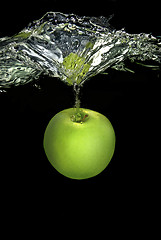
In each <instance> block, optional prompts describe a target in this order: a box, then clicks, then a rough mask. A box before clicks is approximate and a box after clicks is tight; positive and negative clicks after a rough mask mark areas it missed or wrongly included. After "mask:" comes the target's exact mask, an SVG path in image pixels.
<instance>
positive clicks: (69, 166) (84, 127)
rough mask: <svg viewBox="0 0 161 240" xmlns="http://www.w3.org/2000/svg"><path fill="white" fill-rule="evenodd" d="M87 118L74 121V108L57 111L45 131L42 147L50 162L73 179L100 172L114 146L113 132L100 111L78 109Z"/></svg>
mask: <svg viewBox="0 0 161 240" xmlns="http://www.w3.org/2000/svg"><path fill="white" fill-rule="evenodd" d="M81 110H82V111H83V112H84V113H85V114H87V115H88V117H87V119H85V120H84V122H83V121H82V122H81V123H80V122H73V121H72V120H71V116H72V115H73V114H74V113H75V109H74V108H69V109H65V110H63V111H61V112H59V113H58V114H56V115H55V116H54V117H53V118H52V119H51V120H50V122H49V124H48V126H47V128H46V131H45V134H44V150H45V153H46V156H47V158H48V160H49V162H50V163H51V164H52V166H53V167H54V168H55V169H56V170H57V171H58V172H59V173H61V174H63V175H64V176H66V177H68V178H72V179H87V178H90V177H94V176H96V175H97V174H99V173H100V172H102V171H103V170H104V169H105V168H106V167H107V165H108V164H109V162H110V160H111V158H112V156H113V153H114V149H115V132H114V129H113V127H112V125H111V123H110V121H109V120H108V119H107V118H106V117H105V116H104V115H102V114H100V113H98V112H95V111H92V110H89V109H81Z"/></svg>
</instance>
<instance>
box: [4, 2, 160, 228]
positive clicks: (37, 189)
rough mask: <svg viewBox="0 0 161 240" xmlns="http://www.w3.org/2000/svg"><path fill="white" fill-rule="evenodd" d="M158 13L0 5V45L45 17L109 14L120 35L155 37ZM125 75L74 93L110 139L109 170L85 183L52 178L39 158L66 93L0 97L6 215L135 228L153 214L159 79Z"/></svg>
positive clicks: (44, 82) (48, 84) (59, 85)
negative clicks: (103, 120) (51, 215)
mask: <svg viewBox="0 0 161 240" xmlns="http://www.w3.org/2000/svg"><path fill="white" fill-rule="evenodd" d="M158 7H159V6H157V4H155V2H154V1H153V4H152V3H151V2H149V3H148V2H145V3H144V2H142V4H140V2H138V3H137V2H136V1H135V2H134V1H129V3H128V4H127V2H126V3H124V2H123V1H117V0H116V1H115V0H113V1H112V0H111V1H102V0H101V1H98V2H96V1H81V2H77V1H75V2H74V1H73V2H71V1H65V2H62V1H54V0H53V1H48V0H46V1H39V2H36V1H23V3H22V4H21V3H20V1H19V2H18V3H16V2H13V3H8V2H6V3H5V2H4V4H3V5H2V6H1V11H2V14H1V15H0V37H3V36H11V35H13V34H15V33H17V32H19V31H20V30H22V29H23V28H24V27H25V26H27V25H28V23H29V22H31V21H33V20H36V19H39V18H41V17H42V16H43V15H44V14H45V13H46V12H47V11H59V12H63V13H75V14H78V15H88V16H100V15H103V16H105V17H108V16H109V15H111V14H114V17H113V19H112V20H111V24H112V25H113V26H114V27H115V28H116V29H121V28H123V27H125V30H126V31H127V32H129V33H140V32H147V33H152V34H153V35H154V36H158V35H161V32H160V25H161V17H160V16H159V9H158ZM131 67H132V68H133V70H135V72H136V73H135V74H132V73H125V72H117V71H114V70H113V71H112V70H110V71H109V75H101V74H100V75H98V76H95V77H93V78H92V79H90V80H89V81H87V82H86V83H85V84H84V86H83V88H82V89H81V105H82V107H85V108H89V109H92V110H95V111H98V112H100V113H102V114H104V115H105V116H107V117H108V118H109V120H110V121H111V123H112V124H113V127H114V129H115V133H116V150H115V154H114V156H113V158H112V160H111V162H110V164H109V166H108V167H107V168H106V169H105V170H104V171H103V172H102V173H101V174H99V175H98V176H97V177H94V178H91V179H88V180H82V181H77V180H71V179H68V178H66V177H64V176H62V175H61V174H59V173H57V172H56V170H54V168H53V167H52V166H51V165H50V163H49V162H48V160H47V158H46V156H45V153H44V150H43V135H44V131H45V128H46V126H47V124H48V122H49V120H50V119H51V118H52V117H53V116H54V115H55V114H56V113H57V112H59V111H61V110H63V109H65V108H70V107H72V106H73V105H74V93H73V89H72V87H69V86H66V85H65V84H64V83H63V82H61V81H60V80H59V79H56V78H48V77H40V79H39V82H38V84H39V85H40V87H41V88H40V89H39V88H37V87H33V84H28V85H25V86H21V87H16V88H12V89H9V90H8V91H7V93H1V94H0V111H1V112H0V127H1V132H0V134H1V137H0V138H1V145H0V147H1V155H0V160H1V166H0V172H1V177H2V180H1V192H2V196H3V199H4V204H7V206H8V208H9V209H10V211H11V212H12V211H13V212H14V211H15V212H16V213H17V211H18V210H20V212H21V211H22V213H21V214H22V216H25V215H26V214H27V213H28V212H30V211H31V212H32V214H35V212H36V214H37V213H38V214H40V213H42V211H44V212H46V211H47V210H46V209H48V211H49V212H50V211H51V210H54V211H55V212H56V211H58V212H59V216H61V217H62V218H63V217H66V218H68V216H70V215H72V214H74V216H75V218H76V219H77V218H79V216H80V215H81V216H84V218H86V219H87V217H88V216H91V214H93V216H95V214H96V213H97V214H98V213H99V214H101V215H102V216H104V217H105V218H106V217H107V213H108V214H109V213H111V216H113V219H112V218H111V221H114V222H115V221H116V220H117V221H118V222H119V221H121V219H122V217H124V218H126V220H127V222H126V224H129V225H130V221H129V219H133V218H137V221H138V227H139V225H140V226H141V222H142V221H144V220H145V219H149V215H150V214H151V213H152V214H153V213H155V206H156V204H155V202H156V201H157V199H158V197H159V194H158V181H159V174H158V168H159V159H160V155H159V142H160V139H159V135H160V130H159V112H160V111H159V110H160V104H159V101H160V87H159V82H160V79H161V77H160V75H159V72H155V71H151V70H149V69H146V68H143V67H139V66H137V67H136V66H131ZM151 197H152V198H151ZM151 199H152V200H151ZM15 209H16V210H15ZM31 209H34V211H32V210H31ZM147 209H148V211H147ZM32 214H31V215H32ZM143 219H144V220H143ZM147 221H148V220H147ZM131 227H132V226H131Z"/></svg>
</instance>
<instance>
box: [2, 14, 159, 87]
mask: <svg viewBox="0 0 161 240" xmlns="http://www.w3.org/2000/svg"><path fill="white" fill-rule="evenodd" d="M109 20H110V18H109V19H107V18H105V17H98V18H96V17H85V16H84V17H79V16H77V15H74V14H63V13H59V12H48V13H46V14H45V15H44V16H43V17H42V18H41V19H39V20H37V21H34V22H32V23H30V24H29V25H28V27H26V28H25V29H23V30H22V31H21V32H19V33H18V34H16V35H14V36H12V37H4V38H1V39H0V87H1V88H8V87H10V86H12V85H14V86H18V85H23V84H26V83H28V82H31V81H32V80H34V79H37V78H39V76H40V74H45V75H48V76H52V77H59V78H60V79H61V80H62V81H64V82H65V83H67V84H69V85H74V84H77V85H79V86H80V85H82V84H83V83H84V81H86V79H88V78H90V77H92V76H94V75H96V74H98V73H100V72H104V71H105V70H106V69H107V68H114V69H116V70H123V71H126V70H127V68H126V66H125V60H126V59H129V60H130V61H135V62H136V61H139V62H140V63H142V62H144V61H146V60H152V61H155V62H158V63H161V41H160V39H159V38H157V37H154V36H152V35H150V34H146V33H140V34H128V33H126V32H125V30H124V29H121V30H115V29H113V28H112V27H111V26H110V24H109ZM143 64H144V63H143Z"/></svg>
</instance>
